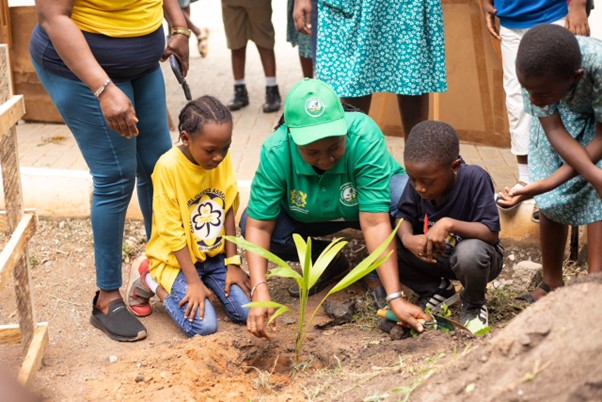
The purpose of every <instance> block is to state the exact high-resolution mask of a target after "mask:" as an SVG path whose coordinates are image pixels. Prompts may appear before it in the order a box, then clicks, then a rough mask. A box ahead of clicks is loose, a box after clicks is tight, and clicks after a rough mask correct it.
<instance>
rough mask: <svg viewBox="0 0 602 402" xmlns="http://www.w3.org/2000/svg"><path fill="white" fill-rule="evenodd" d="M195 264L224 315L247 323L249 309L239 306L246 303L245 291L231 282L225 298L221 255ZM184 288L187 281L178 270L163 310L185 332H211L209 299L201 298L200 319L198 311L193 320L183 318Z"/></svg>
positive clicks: (212, 312) (213, 316)
mask: <svg viewBox="0 0 602 402" xmlns="http://www.w3.org/2000/svg"><path fill="white" fill-rule="evenodd" d="M195 266H196V271H197V274H198V275H199V278H201V280H202V281H203V283H204V284H205V286H207V287H208V288H209V289H211V291H212V292H213V294H214V295H215V296H217V298H218V299H219V301H220V302H221V303H222V306H224V310H225V311H226V314H227V315H228V317H230V319H231V320H232V321H234V322H235V323H237V324H244V323H245V322H247V315H248V314H249V309H248V308H245V307H242V306H243V304H247V303H249V299H248V298H247V295H246V294H245V292H243V291H242V289H241V288H239V287H238V286H237V285H232V286H231V287H230V295H229V296H228V297H226V293H225V290H226V271H227V268H226V265H225V264H224V255H223V254H220V255H218V256H215V257H213V258H208V259H207V260H205V262H198V263H196V264H195ZM187 290H188V282H187V281H186V277H185V276H184V273H183V272H182V271H180V273H179V274H178V276H177V277H176V281H175V282H174V284H173V285H172V287H171V293H170V294H169V295H168V296H167V297H166V298H165V301H164V302H163V305H164V306H165V309H166V310H167V312H168V313H169V315H170V316H171V318H173V320H174V321H175V322H176V324H178V326H179V327H180V328H182V330H183V331H184V332H185V333H186V335H188V336H190V337H193V336H195V335H211V334H214V333H215V332H216V331H217V315H216V314H215V309H214V308H213V305H212V304H211V302H210V301H209V299H205V315H204V317H203V319H202V320H201V319H200V318H199V312H198V310H197V313H196V316H195V317H194V320H192V321H190V320H188V319H186V318H184V313H185V312H186V307H187V306H188V303H186V304H184V305H183V306H182V307H180V306H179V303H180V301H181V300H182V299H183V298H184V296H186V291H187Z"/></svg>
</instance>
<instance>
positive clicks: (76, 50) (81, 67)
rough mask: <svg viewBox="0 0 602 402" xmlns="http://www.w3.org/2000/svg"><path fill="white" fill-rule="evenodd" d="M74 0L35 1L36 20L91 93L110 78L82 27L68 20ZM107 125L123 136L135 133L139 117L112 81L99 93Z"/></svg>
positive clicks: (130, 135)
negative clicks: (99, 62)
mask: <svg viewBox="0 0 602 402" xmlns="http://www.w3.org/2000/svg"><path fill="white" fill-rule="evenodd" d="M73 3H74V1H73V0H37V1H36V12H37V16H38V21H39V22H40V25H41V26H42V28H44V30H45V31H46V32H47V33H48V36H49V37H50V40H51V41H52V44H53V46H54V48H55V49H56V51H57V53H58V54H59V56H60V57H61V59H62V60H63V62H64V63H65V65H66V66H67V67H69V69H70V70H71V71H72V72H73V74H75V75H76V76H77V77H78V78H79V79H80V80H82V81H83V82H84V84H86V85H87V86H88V88H90V90H91V91H92V93H94V92H96V91H98V90H99V88H102V87H103V86H104V85H105V83H106V82H107V80H108V79H109V76H108V74H107V73H106V72H105V71H104V70H103V69H102V67H101V66H100V64H98V62H97V61H96V59H95V58H94V55H93V54H92V51H91V50H90V47H89V46H88V43H87V42H86V40H85V38H84V35H83V34H82V32H81V30H80V29H79V28H78V27H77V25H76V24H75V22H73V20H72V19H71V11H72V9H73ZM98 99H99V102H100V107H101V109H102V113H103V115H104V116H105V119H106V120H107V123H108V124H109V126H110V127H111V128H112V129H113V130H115V131H117V132H118V133H119V134H121V135H123V136H124V137H126V138H131V137H132V136H133V135H138V128H137V127H136V123H137V122H138V118H137V117H136V112H135V111H134V108H133V106H132V103H131V102H130V100H129V98H128V97H127V96H126V95H125V94H124V93H123V92H122V91H121V90H120V89H119V88H117V86H116V85H115V84H113V83H111V82H110V83H109V84H108V85H107V86H106V88H105V89H104V91H102V93H101V94H100V95H99V96H98Z"/></svg>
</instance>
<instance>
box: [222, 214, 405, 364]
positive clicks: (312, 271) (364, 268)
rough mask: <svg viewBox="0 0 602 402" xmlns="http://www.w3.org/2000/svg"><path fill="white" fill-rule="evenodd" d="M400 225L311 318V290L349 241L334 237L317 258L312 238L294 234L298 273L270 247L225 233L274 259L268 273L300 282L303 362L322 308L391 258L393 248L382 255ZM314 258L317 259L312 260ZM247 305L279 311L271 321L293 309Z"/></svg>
mask: <svg viewBox="0 0 602 402" xmlns="http://www.w3.org/2000/svg"><path fill="white" fill-rule="evenodd" d="M399 225H401V221H400V222H399V224H398V225H397V227H396V228H395V230H393V231H392V232H391V234H390V235H389V237H387V240H386V241H385V242H384V243H383V244H381V245H380V246H379V247H378V248H377V249H376V250H374V251H373V252H372V253H371V254H370V255H369V256H368V257H366V258H365V259H364V260H362V261H361V262H360V263H359V264H358V265H357V266H356V267H355V268H353V269H352V270H351V271H349V273H348V274H347V275H346V276H345V277H344V278H343V279H341V280H340V281H339V282H338V283H337V284H336V285H335V286H334V287H333V288H332V289H331V290H330V291H329V292H328V293H327V294H326V296H324V298H323V299H322V300H321V301H320V304H318V306H317V307H316V309H315V310H314V311H313V312H312V314H311V316H310V318H309V320H306V319H305V315H306V310H307V299H308V296H309V289H310V288H311V287H312V286H314V285H315V284H316V282H317V281H318V279H319V278H320V276H321V275H322V273H324V271H325V270H326V267H328V264H330V262H331V261H332V259H333V258H334V257H335V256H336V255H337V254H338V253H339V252H340V251H341V249H342V248H343V247H345V245H346V244H347V242H346V241H343V240H342V239H340V238H336V239H333V240H332V242H331V243H330V244H329V245H328V247H326V248H325V249H324V251H322V253H321V254H320V256H319V257H318V258H317V259H316V260H315V261H313V259H312V255H311V238H308V239H307V242H305V241H304V240H303V238H302V237H301V236H299V235H298V234H293V239H294V241H295V245H296V247H297V254H298V255H299V262H300V263H301V268H302V269H301V273H298V272H297V271H295V270H294V269H292V268H291V266H290V265H288V264H287V263H286V262H284V261H283V260H282V259H281V258H279V257H277V256H276V255H274V254H272V253H270V252H269V251H268V250H266V249H264V248H261V247H259V246H256V245H255V244H253V243H251V242H248V241H246V240H244V239H242V238H238V237H233V236H225V238H226V239H227V240H228V241H231V242H232V243H235V244H236V245H238V246H239V247H241V248H243V249H245V250H247V251H249V252H251V253H254V254H257V255H259V256H261V257H263V258H265V259H267V260H268V261H271V262H273V263H274V264H276V265H277V267H276V268H274V269H272V270H270V272H269V273H268V274H267V275H266V276H268V277H269V276H278V277H281V278H291V279H294V280H295V281H296V282H297V285H298V286H299V293H300V295H299V321H298V324H297V325H298V326H297V336H296V338H295V362H297V363H298V362H299V357H300V355H301V350H302V348H303V342H304V341H305V336H306V334H307V331H308V329H309V328H310V327H311V323H312V321H313V319H314V317H315V315H316V313H317V312H318V311H319V310H320V307H321V306H322V304H323V303H324V302H325V301H326V299H327V298H328V297H329V296H330V295H332V294H334V293H336V292H339V291H341V290H343V289H345V288H347V287H348V286H350V285H352V284H354V283H355V282H357V281H358V280H360V279H361V278H363V277H364V276H366V275H367V274H368V273H370V272H371V271H373V270H375V269H376V268H378V267H379V266H380V265H381V264H382V263H383V262H385V261H386V260H387V258H389V256H390V255H391V253H392V251H391V252H389V253H387V254H386V255H382V254H383V252H384V251H385V249H386V248H387V247H388V246H389V244H390V243H391V241H392V240H393V238H394V237H395V233H397V229H399ZM312 261H313V262H312ZM245 307H249V308H253V307H266V308H274V309H276V311H275V312H274V314H273V315H272V316H271V317H270V319H269V322H272V321H274V319H275V318H276V317H278V316H280V315H281V314H283V313H285V312H287V311H289V310H290V309H289V307H287V306H285V305H283V304H280V303H277V302H274V301H270V302H252V303H249V304H247V305H245Z"/></svg>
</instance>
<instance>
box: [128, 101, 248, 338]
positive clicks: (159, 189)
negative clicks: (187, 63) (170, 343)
mask: <svg viewBox="0 0 602 402" xmlns="http://www.w3.org/2000/svg"><path fill="white" fill-rule="evenodd" d="M179 120H180V124H179V126H178V129H179V131H180V141H181V144H179V145H176V146H174V147H173V148H172V149H171V150H169V151H167V152H166V153H165V154H163V156H161V158H159V161H158V162H157V164H156V166H155V170H154V171H153V175H152V179H153V187H154V196H153V211H154V213H153V225H152V234H151V238H150V240H149V242H148V245H147V247H146V255H147V258H148V260H146V261H142V263H141V264H140V266H139V267H138V268H137V269H135V268H133V269H132V272H131V273H130V280H129V283H128V287H127V304H128V307H129V308H130V310H131V311H132V312H133V313H134V314H136V315H138V316H146V315H149V314H150V313H151V312H152V310H151V306H150V304H149V298H150V297H151V296H152V295H153V293H155V294H157V296H159V298H160V299H161V301H162V302H163V305H164V306H165V309H166V310H167V312H168V313H169V315H171V317H172V318H173V319H174V321H175V322H176V323H177V324H178V325H179V326H180V328H182V330H183V331H184V332H185V333H186V335H188V336H194V335H209V334H212V333H214V332H216V331H217V317H216V314H215V310H214V308H213V306H212V304H211V301H210V300H209V295H210V293H209V290H208V289H207V288H209V289H211V291H212V292H213V294H214V295H215V296H217V298H218V299H219V301H220V302H221V303H222V305H223V306H224V309H225V311H226V314H227V315H228V317H230V319H231V320H232V321H234V322H236V323H245V322H246V320H247V313H248V309H246V308H244V307H242V305H244V304H246V303H249V296H250V292H249V290H250V287H249V278H248V276H247V274H246V273H245V272H244V271H243V270H242V269H241V268H240V264H241V261H240V256H239V255H236V245H234V244H233V243H230V242H227V241H226V240H225V239H224V235H231V236H235V235H236V229H235V225H234V216H235V213H236V208H237V207H238V202H239V199H238V187H237V184H236V177H235V174H234V169H233V167H232V162H231V159H230V154H229V153H228V150H229V148H230V144H231V143H232V115H231V114H230V111H229V110H228V108H226V107H225V106H224V105H223V104H222V103H220V102H219V101H218V100H217V99H215V98H214V97H211V96H203V97H201V98H199V99H197V100H194V101H191V102H189V103H188V104H187V105H186V106H185V107H184V109H182V112H181V113H180V118H179Z"/></svg>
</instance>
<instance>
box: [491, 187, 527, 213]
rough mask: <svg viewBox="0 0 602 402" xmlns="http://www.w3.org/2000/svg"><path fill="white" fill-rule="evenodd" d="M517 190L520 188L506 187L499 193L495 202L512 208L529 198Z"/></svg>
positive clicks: (503, 206)
mask: <svg viewBox="0 0 602 402" xmlns="http://www.w3.org/2000/svg"><path fill="white" fill-rule="evenodd" d="M525 187H526V186H525ZM521 190H522V189H521ZM517 191H518V190H512V189H511V188H510V187H504V190H503V191H500V192H499V193H497V197H496V198H495V203H496V204H497V205H499V206H500V207H502V208H512V207H514V206H515V205H518V204H520V203H521V202H523V201H524V200H526V199H527V198H529V197H526V196H524V195H522V194H521V193H518V192H517Z"/></svg>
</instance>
